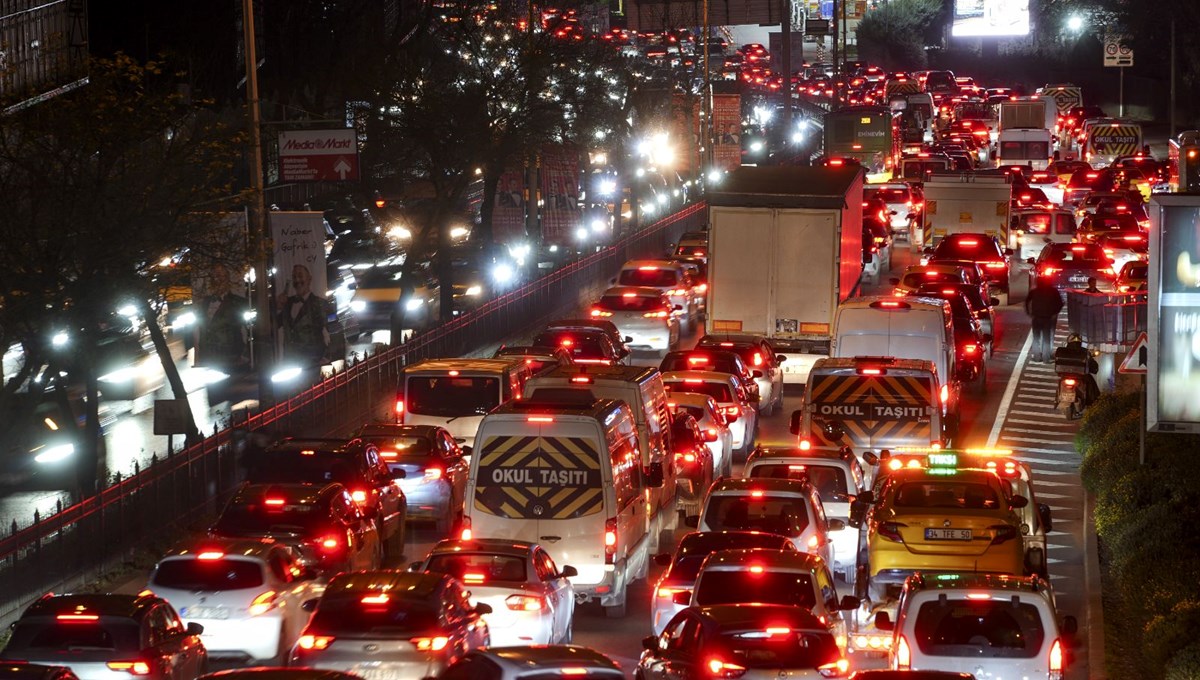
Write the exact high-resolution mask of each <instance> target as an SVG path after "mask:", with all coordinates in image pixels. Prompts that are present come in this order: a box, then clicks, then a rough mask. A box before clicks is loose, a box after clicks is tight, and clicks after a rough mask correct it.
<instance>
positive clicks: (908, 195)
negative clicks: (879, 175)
mask: <svg viewBox="0 0 1200 680" xmlns="http://www.w3.org/2000/svg"><path fill="white" fill-rule="evenodd" d="M872 194H877V195H878V196H879V197H880V198H881V199H883V202H884V203H885V204H887V207H888V224H889V226H890V227H891V229H892V233H893V234H904V235H905V236H907V235H908V225H909V223H911V222H912V221H913V219H914V215H915V214H916V212H917V211H918V210H919V209H920V208H919V207H918V206H916V205H915V204H914V196H913V192H912V187H910V186H908V184H906V183H904V182H888V183H886V184H871V185H869V186H867V187H865V188H864V189H863V197H864V198H867V197H869V196H871V195H872Z"/></svg>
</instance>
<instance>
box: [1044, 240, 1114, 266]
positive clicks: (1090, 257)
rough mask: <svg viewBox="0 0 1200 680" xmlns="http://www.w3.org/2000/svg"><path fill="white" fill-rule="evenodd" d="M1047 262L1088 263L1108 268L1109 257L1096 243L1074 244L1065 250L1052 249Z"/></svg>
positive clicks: (1064, 248)
mask: <svg viewBox="0 0 1200 680" xmlns="http://www.w3.org/2000/svg"><path fill="white" fill-rule="evenodd" d="M1045 261H1046V262H1052V263H1053V262H1061V263H1068V262H1086V263H1089V264H1095V263H1097V262H1099V263H1101V264H1103V265H1104V266H1105V267H1107V266H1108V256H1107V255H1105V254H1104V249H1103V248H1101V247H1100V246H1099V245H1097V244H1095V243H1086V244H1085V243H1072V244H1070V245H1067V246H1066V247H1063V248H1054V249H1052V250H1051V251H1050V252H1049V253H1048V254H1047V257H1046V260H1045Z"/></svg>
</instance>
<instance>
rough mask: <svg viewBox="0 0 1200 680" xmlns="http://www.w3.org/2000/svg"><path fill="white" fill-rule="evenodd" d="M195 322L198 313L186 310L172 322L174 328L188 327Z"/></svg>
mask: <svg viewBox="0 0 1200 680" xmlns="http://www.w3.org/2000/svg"><path fill="white" fill-rule="evenodd" d="M194 323H196V313H195V312H184V313H183V314H180V315H179V316H177V317H175V323H173V324H171V327H172V328H187V327H188V326H191V325H192V324H194Z"/></svg>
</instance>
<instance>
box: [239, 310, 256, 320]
mask: <svg viewBox="0 0 1200 680" xmlns="http://www.w3.org/2000/svg"><path fill="white" fill-rule="evenodd" d="M256 318H258V312H256V311H254V310H253V309H251V310H249V311H245V312H242V321H245V322H247V323H249V322H251V321H254V320H255V319H256Z"/></svg>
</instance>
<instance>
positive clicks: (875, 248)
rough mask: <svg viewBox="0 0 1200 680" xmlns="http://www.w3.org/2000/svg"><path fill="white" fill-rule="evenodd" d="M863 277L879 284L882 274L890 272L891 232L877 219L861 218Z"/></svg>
mask: <svg viewBox="0 0 1200 680" xmlns="http://www.w3.org/2000/svg"><path fill="white" fill-rule="evenodd" d="M862 226H863V229H862V242H863V259H862V261H863V277H864V280H865V281H867V282H869V283H873V284H874V283H879V277H880V276H882V274H883V272H885V271H891V270H892V232H891V230H890V229H889V228H888V227H887V225H886V224H885V223H884V222H883V221H882V220H881V219H880V218H878V217H872V216H868V215H864V216H863V221H862Z"/></svg>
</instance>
